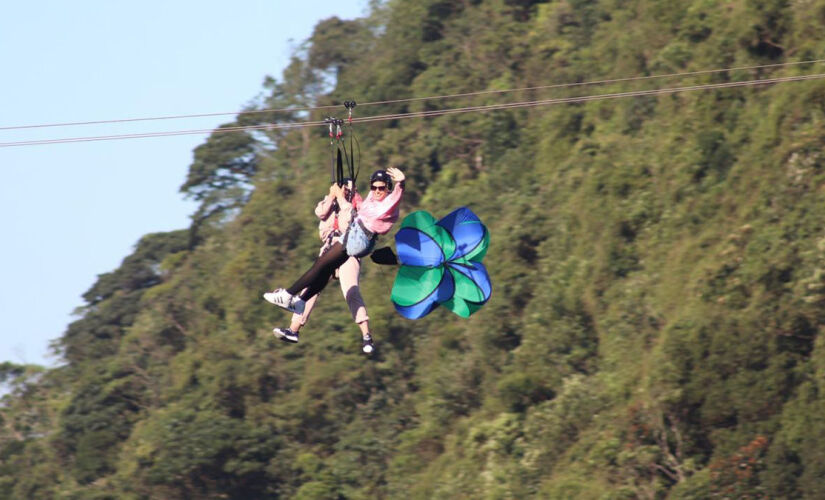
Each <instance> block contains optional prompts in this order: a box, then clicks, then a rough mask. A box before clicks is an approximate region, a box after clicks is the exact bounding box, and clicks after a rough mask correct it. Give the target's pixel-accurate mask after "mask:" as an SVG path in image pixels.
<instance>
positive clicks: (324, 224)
mask: <svg viewBox="0 0 825 500" xmlns="http://www.w3.org/2000/svg"><path fill="white" fill-rule="evenodd" d="M333 201H335V197H333V196H330V195H326V196H324V199H323V200H321V201H319V202H318V204H317V205H315V215H316V216H318V218H319V219H321V221H320V222H319V223H318V236H319V237H320V238H321V241H327V238H328V237H329V235H330V234H332V232H333V231H334V230H335V227H336V226H335V225H336V222H337V224H338V231H339V232H341V233H343V232H344V231H346V229H347V226H349V223H350V221H351V220H352V209H353V207H354V208H355V209H356V210H358V207H360V206H361V204H362V203H363V200H362V198H361V195H360V194H358V193H355V196H354V197H353V198H352V203H346V202H343V203H342V202H340V201H339V202H338V206H339V209H338V214H335V213H334V212H333V211H332V202H333Z"/></svg>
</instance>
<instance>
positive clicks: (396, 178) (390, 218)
mask: <svg viewBox="0 0 825 500" xmlns="http://www.w3.org/2000/svg"><path fill="white" fill-rule="evenodd" d="M393 182H395V188H393V185H392V183H393ZM336 189H337V188H336V187H332V188H330V194H333V192H334V194H335V197H336V198H339V197H340V198H344V196H343V192H341V191H340V190H338V191H336ZM403 193H404V174H403V173H402V172H401V171H400V170H399V169H397V168H388V169H387V170H376V171H375V172H373V174H372V175H371V176H370V193H369V195H367V198H366V199H365V200H364V201H363V202H362V203H361V205H360V207H358V208H357V209H356V210H355V211H353V213H354V214H355V215H354V216H353V217H352V218H351V221H350V222H349V224H348V225H346V226H342V227H345V228H346V229H344V231H343V234H342V235H341V236H338V237H334V238H333V239H332V243H331V245H330V246H329V249H328V250H326V251H325V252H322V254H321V255H320V256H319V257H318V259H316V260H315V263H314V264H313V265H312V267H311V268H310V269H309V270H308V271H307V272H305V273H304V274H303V275H302V276H301V277H300V278H298V281H296V282H295V283H293V284H292V286H290V287H289V288H286V289H284V288H278V289H276V290H275V291H273V292H268V293H265V294H264V299H266V300H267V301H268V302H271V303H273V304H275V305H277V306H280V307H283V308H284V309H286V310H288V311H291V312H293V313H294V314H298V315H301V314H303V313H304V310H305V308H306V301H308V300H310V299H312V298H313V297H315V296H316V295H317V294H318V293H319V292H320V291H321V290H323V289H324V287H325V286H326V285H327V282H329V279H330V277H331V276H332V275H333V274H334V273H335V270H336V269H338V268H339V267H342V266H343V265H344V264H345V263H346V262H347V261H348V260H349V259H350V258H355V259H359V258H361V257H364V256H367V255H369V254H370V253H371V252H372V250H373V249H374V248H375V242H376V240H377V239H378V235H380V234H386V233H387V232H389V230H390V228H392V225H393V224H394V223H395V221H397V220H398V205H399V203H400V202H401V195H402V194H403ZM339 204H340V202H339ZM339 224H340V219H339ZM359 270H360V267H359ZM342 271H344V272H345V271H346V270H343V269H342ZM350 272H351V269H350ZM339 274H340V273H339ZM355 283H356V284H357V273H356V278H355ZM341 285H342V286H344V283H343V282H342V283H341ZM351 290H352V289H351ZM352 291H353V298H352V299H353V303H355V302H356V299H355V298H354V295H355V293H357V295H358V298H360V291H359V290H358V288H357V285H356V287H355V288H354V290H352ZM344 294H345V296H347V303H350V296H349V295H350V290H347V291H345V292H344ZM361 303H363V299H362V300H361ZM350 310H351V311H352V306H351V307H350ZM353 317H354V319H355V320H356V322H358V317H357V314H356V313H353ZM364 317H366V309H364ZM292 326H296V325H295V322H294V321H293V325H292ZM359 326H360V327H361V336H362V350H363V352H364V353H366V354H371V353H372V352H373V351H374V350H375V346H374V344H373V339H372V336H371V335H370V332H369V323H367V322H366V321H361V322H359ZM289 330H292V329H291V328H290V329H289ZM276 334H277V332H276ZM297 337H298V336H297V334H296V335H294V338H295V340H294V341H295V342H297V340H298V339H297Z"/></svg>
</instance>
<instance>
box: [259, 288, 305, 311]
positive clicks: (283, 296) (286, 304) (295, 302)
mask: <svg viewBox="0 0 825 500" xmlns="http://www.w3.org/2000/svg"><path fill="white" fill-rule="evenodd" d="M264 300H265V301H267V302H269V303H270V304H275V305H276V306H278V307H283V308H284V309H286V310H287V311H289V312H291V313H295V314H303V313H304V306H306V302H304V301H303V300H301V298H299V297H296V296H294V295H292V294H290V293H289V292H287V291H286V290H284V289H283V288H278V289H277V290H275V291H273V292H266V293H265V294H264Z"/></svg>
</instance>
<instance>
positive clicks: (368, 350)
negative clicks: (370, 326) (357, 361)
mask: <svg viewBox="0 0 825 500" xmlns="http://www.w3.org/2000/svg"><path fill="white" fill-rule="evenodd" d="M361 352H363V353H364V354H372V353H374V352H375V344H373V343H372V335H370V334H369V333H368V334H367V336H366V337H362V338H361Z"/></svg>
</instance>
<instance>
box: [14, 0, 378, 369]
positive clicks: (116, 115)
mask: <svg viewBox="0 0 825 500" xmlns="http://www.w3.org/2000/svg"><path fill="white" fill-rule="evenodd" d="M366 9H367V0H335V1H333V0H307V1H304V2H291V1H283V0H236V1H233V2H226V1H217V0H207V1H204V0H198V1H195V0H174V1H169V0H165V1H162V0H147V1H144V2H119V1H115V2H113V1H103V0H80V1H77V2H65V1H58V0H33V1H31V2H4V3H3V5H2V6H0V61H2V64H3V71H2V73H3V77H2V78H0V110H2V111H0V127H9V126H18V125H32V124H42V123H59V122H71V121H87V120H110V119H121V118H136V117H150V116H163V115H178V114H194V113H210V112H225V111H226V112H231V111H236V110H240V109H241V108H242V107H243V106H244V105H245V104H246V103H247V102H249V101H250V100H252V99H253V98H254V97H256V96H257V95H258V94H259V93H260V92H261V91H262V86H261V84H262V82H263V79H264V77H265V76H266V75H272V76H275V77H276V78H280V75H281V71H282V70H283V68H284V67H285V65H286V64H287V63H288V61H289V56H290V55H291V53H292V50H293V49H294V48H295V47H296V46H297V45H298V44H300V42H302V41H303V40H305V39H306V38H307V37H308V36H309V35H310V34H311V33H312V28H313V26H314V25H315V23H316V22H317V21H319V20H321V19H324V18H327V17H331V16H338V17H341V18H347V19H351V18H353V17H358V16H361V15H363V14H365V13H366ZM231 119H232V116H226V117H211V118H200V119H187V120H171V121H155V122H139V123H132V124H107V125H94V126H81V127H69V128H44V129H33V130H32V129H29V130H0V143H2V142H11V141H21V140H31V139H51V138H62V137H77V136H94V135H112V134H125V133H134V132H156V131H167V130H181V129H201V128H203V129H208V128H212V127H215V126H217V125H219V124H221V123H224V122H226V121H229V120H231ZM205 138H206V136H205V135H191V136H178V137H162V138H146V139H129V140H119V141H104V142H88V143H75V144H55V145H44V146H25V147H13V148H0V213H2V214H4V216H5V217H4V219H5V224H4V225H5V227H4V228H3V230H2V233H0V234H3V238H2V241H0V285H2V286H0V361H4V360H8V361H13V362H18V363H23V362H25V363H37V364H44V365H47V366H53V365H55V364H56V363H57V362H58V360H57V359H55V358H53V357H51V356H50V355H49V354H48V345H49V342H50V340H52V339H55V338H57V337H59V336H60V335H62V333H63V332H64V331H65V328H66V326H67V325H68V323H70V322H71V321H72V320H73V319H75V317H73V316H72V312H73V310H74V309H75V308H76V307H78V306H81V305H83V301H82V299H81V297H80V295H81V294H82V293H83V292H85V291H86V290H87V289H88V288H89V287H90V286H91V285H92V284H93V283H94V281H95V279H96V276H97V275H98V274H101V273H105V272H108V271H111V270H113V269H114V268H116V267H117V266H118V265H119V264H120V262H121V260H122V259H123V258H124V257H126V256H127V255H128V254H129V253H130V252H131V250H132V248H133V246H134V244H135V243H136V242H137V241H138V239H139V238H140V237H141V236H142V235H144V234H146V233H150V232H157V231H168V230H172V229H180V228H184V227H187V226H188V225H189V215H191V214H192V213H193V212H194V210H195V205H194V204H193V203H192V202H190V201H188V200H185V199H184V198H183V197H182V195H181V194H180V193H179V192H178V188H179V186H180V185H181V184H182V183H183V181H184V179H185V176H186V172H187V170H188V167H189V164H190V162H191V157H192V149H193V148H194V147H196V146H197V145H198V144H200V143H202V142H203V141H204V139H205Z"/></svg>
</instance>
